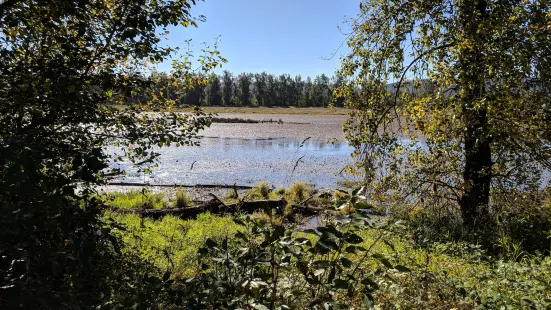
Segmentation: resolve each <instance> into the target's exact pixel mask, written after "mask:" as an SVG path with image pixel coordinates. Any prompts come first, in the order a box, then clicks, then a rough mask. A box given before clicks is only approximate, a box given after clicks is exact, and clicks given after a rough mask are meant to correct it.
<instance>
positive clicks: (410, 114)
mask: <svg viewBox="0 0 551 310" xmlns="http://www.w3.org/2000/svg"><path fill="white" fill-rule="evenodd" d="M550 24H551V3H550V2H549V1H528V0H511V1H491V0H465V1H454V0H439V1H433V0H420V1H402V0H369V1H363V2H362V5H361V13H360V14H359V15H358V16H357V17H356V18H354V19H353V20H351V26H352V32H351V34H350V36H349V39H348V46H349V48H350V53H349V54H348V55H347V56H345V57H343V58H342V68H341V70H340V72H339V75H340V77H341V78H342V79H344V83H343V85H342V87H340V88H339V89H338V90H336V91H335V93H336V95H338V96H340V97H344V98H345V99H346V105H347V106H348V107H351V108H353V109H354V111H353V112H352V114H351V116H352V117H351V118H350V120H349V121H348V123H347V124H346V125H345V130H346V132H347V138H348V140H349V141H350V142H351V143H352V144H353V145H354V146H355V147H356V148H357V151H356V154H355V155H356V156H357V157H359V158H361V160H360V162H361V164H360V165H361V167H362V168H363V169H365V171H366V179H367V181H368V182H369V183H370V184H371V185H372V187H371V188H372V189H373V190H372V195H373V196H372V197H373V198H374V199H376V200H377V201H387V202H388V201H393V202H394V203H396V202H399V203H400V204H405V205H409V206H424V205H427V204H434V203H435V202H445V203H446V204H451V205H452V206H453V207H455V206H457V205H459V206H460V208H461V211H462V214H463V220H464V221H465V223H466V224H467V225H469V226H473V225H475V222H476V220H477V219H480V218H483V217H484V216H485V214H487V213H488V205H489V204H490V203H491V201H490V198H491V192H492V191H497V190H500V189H507V188H509V189H510V188H526V187H536V188H537V187H538V186H540V185H541V181H542V179H541V176H542V173H544V171H545V170H547V171H549V168H550V167H551V148H550V146H551V143H550V139H551V128H550V126H549V121H550V119H551V106H550V103H551V102H550V94H551V93H550V91H551V79H550V76H549V74H550V72H551V71H550V69H551V67H550V65H551V50H550V49H549V42H550V39H551V31H550Z"/></svg>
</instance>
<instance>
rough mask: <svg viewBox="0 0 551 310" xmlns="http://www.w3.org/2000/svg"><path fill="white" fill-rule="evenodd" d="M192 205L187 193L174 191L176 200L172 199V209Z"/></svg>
mask: <svg viewBox="0 0 551 310" xmlns="http://www.w3.org/2000/svg"><path fill="white" fill-rule="evenodd" d="M192 205H193V201H192V200H191V198H190V197H189V194H188V192H187V191H185V190H183V189H179V190H177V191H176V199H174V207H176V208H187V207H191V206H192Z"/></svg>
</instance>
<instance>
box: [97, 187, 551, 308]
mask: <svg viewBox="0 0 551 310" xmlns="http://www.w3.org/2000/svg"><path fill="white" fill-rule="evenodd" d="M354 192H355V195H352V196H349V199H348V200H345V201H342V204H352V205H353V206H354V207H355V208H365V207H367V208H370V206H369V205H366V204H364V203H363V201H362V200H361V199H358V194H360V193H362V192H363V191H358V190H355V191H354ZM354 197H355V198H354ZM342 204H337V205H336V206H342ZM369 210H372V209H369ZM398 210H401V209H398ZM415 212H416V214H417V216H420V213H421V212H423V210H417V211H415ZM428 214H429V215H430V214H433V215H434V214H435V213H434V212H432V213H428ZM114 216H116V217H117V218H116V222H122V223H126V224H125V225H124V227H126V230H120V231H118V233H117V235H118V236H120V237H121V238H123V239H124V241H125V242H121V244H123V245H124V246H123V248H122V249H121V250H122V251H123V252H124V253H127V254H128V255H136V257H138V258H139V259H140V260H143V261H146V262H152V263H154V264H155V265H156V266H157V268H159V274H158V276H159V277H160V276H162V275H163V272H165V271H167V270H169V271H170V272H171V275H170V276H169V277H170V279H172V280H173V281H174V282H173V284H172V286H171V288H170V291H171V292H172V293H171V294H172V295H173V296H174V299H173V300H171V301H170V302H175V303H176V304H178V305H182V304H188V303H191V304H193V305H196V306H197V304H196V303H203V307H204V308H208V307H209V306H210V307H221V305H219V304H213V302H216V301H219V302H220V303H224V302H233V303H234V305H235V304H238V305H239V304H240V303H241V305H247V304H248V305H249V306H251V305H252V304H257V303H260V304H262V305H265V306H267V307H268V308H269V307H270V305H271V298H270V296H271V295H270V294H271V293H270V290H271V289H272V288H273V284H274V282H275V283H277V292H278V293H277V294H278V298H277V300H276V301H275V302H274V308H276V307H277V306H283V304H286V305H288V306H289V307H291V308H293V307H294V308H296V309H304V308H309V307H310V303H311V302H313V301H315V300H316V299H317V300H323V298H327V296H324V294H320V292H323V291H324V290H325V289H331V288H327V287H325V288H320V287H319V285H324V284H326V283H325V282H326V281H320V282H321V284H315V282H314V284H310V283H308V282H307V281H308V277H307V276H305V274H304V270H308V271H307V272H306V274H307V275H308V274H309V273H312V274H314V275H315V274H316V273H318V276H321V279H324V278H323V277H328V276H329V273H330V268H329V269H328V268H325V271H324V272H323V273H322V271H319V270H320V269H323V268H322V266H321V265H320V264H322V262H323V261H326V260H331V259H334V256H333V254H335V252H334V251H330V252H329V253H327V254H325V255H322V256H321V257H318V258H315V255H318V256H319V253H318V254H316V253H317V252H316V251H317V250H313V249H312V248H311V247H310V246H309V245H308V244H311V245H313V246H314V247H316V244H318V243H319V241H320V240H323V239H324V238H327V237H329V239H330V240H332V239H331V238H333V237H332V236H331V234H335V231H333V229H332V228H331V227H334V228H335V229H336V230H337V231H338V232H341V233H343V232H345V231H346V222H347V221H348V220H349V219H354V218H355V217H356V215H347V216H340V217H338V218H334V219H331V218H329V222H326V224H325V227H320V228H317V229H316V230H309V231H305V232H301V231H296V230H295V231H290V230H286V229H285V228H283V227H281V223H280V220H281V219H280V218H278V217H276V216H271V215H270V214H269V213H268V214H265V213H259V214H255V215H253V216H252V217H250V218H243V217H238V218H240V219H241V220H239V219H238V220H237V222H238V223H239V224H236V223H235V222H234V221H233V220H232V219H231V218H229V217H225V218H224V217H215V216H211V215H209V214H207V215H201V216H199V218H198V219H197V220H189V221H185V220H181V219H178V218H175V217H167V218H165V219H163V220H160V221H152V220H149V219H140V218H138V217H137V216H135V215H117V214H116V213H108V214H106V217H114ZM458 216H459V214H458ZM405 219H406V220H407V221H406V222H402V223H400V222H394V221H395V219H389V221H390V222H389V223H388V224H385V225H379V224H377V221H376V220H373V219H371V220H370V222H371V223H375V225H376V226H373V225H372V224H370V225H368V226H367V227H363V228H361V229H358V230H356V231H355V232H354V233H355V234H356V235H357V236H358V237H359V238H361V239H362V241H360V239H358V240H357V241H358V242H359V243H358V244H354V245H353V246H354V247H358V248H354V247H353V248H350V251H339V252H342V253H341V256H340V258H337V260H339V259H342V258H346V260H345V259H342V261H343V262H347V260H350V262H352V263H353V264H360V261H361V260H362V259H363V262H361V267H360V268H359V269H358V270H359V273H358V271H356V272H355V273H353V275H354V276H357V275H358V274H362V275H371V276H372V277H373V278H372V280H373V283H371V285H373V287H376V288H377V289H376V290H375V291H373V303H374V304H375V305H376V306H377V307H379V308H383V309H396V308H409V309H427V308H429V309H430V308H450V309H452V308H456V309H472V308H475V307H483V308H484V307H486V308H491V309H493V308H499V307H501V306H505V307H511V308H513V309H518V308H530V307H532V308H536V309H539V308H545V307H546V306H548V304H549V298H550V297H551V272H550V270H551V269H550V268H549V266H550V265H549V264H550V263H551V261H550V260H549V257H537V256H530V255H528V254H523V255H522V256H521V257H520V258H518V259H516V260H515V259H513V260H511V258H514V256H513V254H511V255H502V258H503V259H498V258H493V257H492V256H490V255H489V254H488V253H487V252H486V251H484V250H482V249H483V247H481V246H480V245H473V244H472V243H466V242H453V241H450V239H449V238H446V236H442V238H441V239H440V242H438V241H437V240H436V239H432V240H428V241H426V242H425V243H422V242H421V241H422V240H421V239H420V237H422V235H421V234H422V233H424V232H421V231H420V232H416V231H415V229H413V228H412V224H413V219H411V218H410V219H408V218H405ZM270 223H273V224H272V225H271V224H270ZM442 223H443V224H444V221H442ZM404 224H407V225H404ZM419 224H420V225H419V226H421V225H422V224H430V223H428V222H426V221H425V222H419ZM243 225H244V226H243ZM258 225H260V227H258ZM283 225H286V223H283ZM457 225H458V227H459V228H461V229H462V228H464V227H463V226H462V225H461V224H460V223H458V224H457ZM432 227H434V226H432ZM427 231H429V232H430V230H427ZM232 234H235V235H232ZM281 234H282V235H281ZM323 234H326V236H325V237H323ZM242 235H244V236H245V237H248V238H249V239H247V240H248V243H247V244H244V242H245V241H244V239H243V236H242ZM320 235H321V237H320ZM267 236H272V238H275V240H279V241H274V242H273V243H272V245H273V244H277V246H276V247H275V249H276V251H275V256H274V257H275V258H281V259H283V257H284V254H282V253H280V251H279V249H280V247H281V248H283V246H284V245H287V246H292V244H293V242H297V241H300V244H303V245H302V247H303V248H302V249H299V250H298V251H299V252H298V253H299V254H300V253H302V254H301V255H299V257H302V259H303V260H302V261H303V262H304V261H306V260H307V258H308V257H310V259H309V260H308V261H307V262H308V263H307V264H302V263H301V260H300V259H298V258H297V255H296V253H297V252H294V253H295V254H290V255H291V259H290V260H289V261H288V263H287V264H283V263H281V264H278V265H275V266H277V268H279V273H276V274H275V275H274V276H272V273H270V270H271V269H270V268H271V264H269V263H267V262H266V261H265V260H264V259H262V257H261V258H260V259H259V261H258V262H257V263H258V264H257V265H255V266H253V265H251V263H252V261H250V259H251V257H252V253H257V255H258V256H261V254H262V253H263V251H264V252H268V253H271V252H270V250H271V247H270V246H271V245H266V243H263V242H264V241H265V240H266V238H267ZM336 236H337V238H339V237H340V235H339V234H338V233H336ZM251 237H252V238H251ZM448 237H449V235H448ZM207 238H210V239H212V240H213V241H214V242H215V243H216V245H217V248H214V243H212V242H211V241H206V240H207ZM287 240H289V241H292V242H290V243H289V242H287ZM330 240H325V241H322V243H324V244H326V245H327V246H329V247H331V242H330ZM494 240H495V239H494ZM308 242H310V243H308ZM224 243H226V244H227V248H224ZM319 246H321V245H318V247H319ZM201 247H206V248H208V249H209V250H208V253H206V252H205V251H206V250H202V251H201V252H202V254H197V251H198V250H199V248H201ZM252 249H254V251H253V250H252ZM362 249H368V250H369V253H370V254H369V255H368V256H367V257H365V258H364V256H363V255H362V254H365V252H362V251H361V250H362ZM352 250H353V251H352ZM356 250H358V251H356ZM303 251H305V252H306V253H304V252H303ZM267 257H271V256H270V255H268V256H267ZM199 258H201V263H204V264H206V266H202V265H201V264H199V263H198V259H199ZM222 258H224V259H222ZM247 259H248V260H249V261H248V262H249V265H247V266H248V267H249V268H244V267H243V266H240V264H242V263H243V262H244V261H246V260H247ZM388 266H392V267H393V268H389V267H388ZM201 267H203V268H206V269H207V270H203V268H201ZM306 268H307V269H306ZM243 269H246V272H245V271H243ZM345 270H346V268H345ZM349 271H350V270H349ZM251 272H254V275H255V276H256V277H257V278H256V279H255V278H254V277H253V276H252V275H253V274H251ZM228 274H231V280H230V279H229V278H228V276H227V275H228ZM190 277H191V278H190ZM311 277H312V276H311ZM313 278H315V277H313ZM325 279H326V278H325ZM188 281H189V282H188ZM202 281H203V282H202ZM205 281H206V282H205ZM240 281H241V282H240ZM246 281H249V282H246ZM258 281H260V282H263V283H266V285H264V284H263V283H256V282H258ZM198 282H202V284H199V285H198ZM243 283H247V285H245V286H241V285H240V284H243ZM249 284H250V285H249ZM256 284H258V287H254V285H256ZM356 288H359V287H356ZM206 289H208V292H203V290H206ZM263 292H267V293H263ZM301 292H302V293H301ZM313 292H314V294H315V297H314V294H313ZM289 293H290V294H289ZM293 293H294V295H293ZM257 294H258V295H257ZM361 294H363V292H362V291H361V290H358V289H356V290H354V292H353V296H352V297H349V296H348V292H347V291H346V290H340V289H339V290H337V293H336V294H335V295H332V297H331V298H334V299H340V301H341V302H343V303H344V304H346V306H347V307H357V308H362V307H363V306H362V305H361V303H362V298H361V297H362V296H361ZM243 295H245V296H251V297H250V298H249V299H246V300H245V301H244V299H240V297H241V298H242V297H243ZM193 297H195V298H193ZM232 297H234V298H232ZM228 300H229V301H228ZM163 302H164V301H163ZM325 306H329V304H325ZM228 307H229V306H228ZM333 307H335V308H336V305H335V304H333Z"/></svg>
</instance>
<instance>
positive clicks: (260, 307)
mask: <svg viewBox="0 0 551 310" xmlns="http://www.w3.org/2000/svg"><path fill="white" fill-rule="evenodd" d="M252 306H253V308H254V309H256V310H270V309H269V308H268V307H266V306H264V305H262V304H252Z"/></svg>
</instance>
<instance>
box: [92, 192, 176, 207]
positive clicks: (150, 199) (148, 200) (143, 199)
mask: <svg viewBox="0 0 551 310" xmlns="http://www.w3.org/2000/svg"><path fill="white" fill-rule="evenodd" d="M103 198H104V200H105V202H106V204H107V205H109V206H112V207H116V208H121V209H163V208H166V207H168V206H169V202H168V201H167V200H165V199H164V195H163V194H162V193H157V194H152V193H148V192H145V193H141V192H138V191H130V192H125V193H109V194H106V195H105V196H104V197H103Z"/></svg>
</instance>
